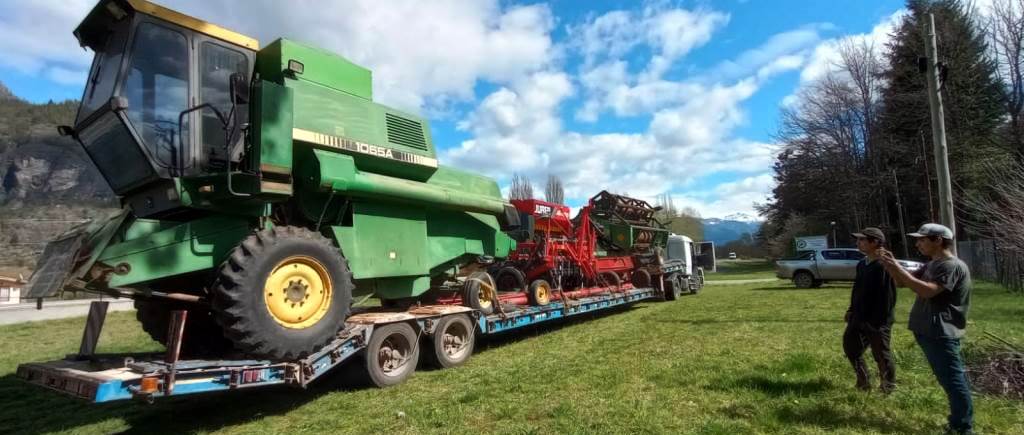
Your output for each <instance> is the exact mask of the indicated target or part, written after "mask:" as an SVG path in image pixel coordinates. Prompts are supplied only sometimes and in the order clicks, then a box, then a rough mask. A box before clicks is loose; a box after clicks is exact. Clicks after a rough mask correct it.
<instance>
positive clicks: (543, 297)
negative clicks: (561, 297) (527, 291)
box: [536, 284, 551, 305]
mask: <svg viewBox="0 0 1024 435" xmlns="http://www.w3.org/2000/svg"><path fill="white" fill-rule="evenodd" d="M536 296H537V302H538V303H539V304H541V305H546V304H547V303H548V302H550V301H551V288H549V287H548V285H547V284H541V285H538V286H537V295H536Z"/></svg>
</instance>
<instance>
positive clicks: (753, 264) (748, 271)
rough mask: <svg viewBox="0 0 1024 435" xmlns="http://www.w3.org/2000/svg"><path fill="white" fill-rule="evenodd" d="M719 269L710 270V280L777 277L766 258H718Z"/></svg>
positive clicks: (708, 276)
mask: <svg viewBox="0 0 1024 435" xmlns="http://www.w3.org/2000/svg"><path fill="white" fill-rule="evenodd" d="M717 264H718V271H717V272H709V273H708V274H707V275H706V277H707V280H709V281H725V280H745V279H764V278H775V269H773V268H772V266H771V264H770V263H768V262H766V261H764V260H718V262H717Z"/></svg>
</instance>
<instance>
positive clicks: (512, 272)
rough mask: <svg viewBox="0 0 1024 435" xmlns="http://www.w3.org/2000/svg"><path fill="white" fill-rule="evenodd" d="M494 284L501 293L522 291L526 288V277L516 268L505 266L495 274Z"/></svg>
mask: <svg viewBox="0 0 1024 435" xmlns="http://www.w3.org/2000/svg"><path fill="white" fill-rule="evenodd" d="M494 282H495V284H496V285H497V286H498V291H501V292H507V291H514V290H519V291H522V289H523V288H525V287H526V275H525V274H523V272H522V271H521V270H519V269H516V268H515V267H512V266H504V267H502V268H500V269H498V271H497V272H495V274H494Z"/></svg>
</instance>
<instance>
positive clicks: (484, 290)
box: [476, 284, 493, 309]
mask: <svg viewBox="0 0 1024 435" xmlns="http://www.w3.org/2000/svg"><path fill="white" fill-rule="evenodd" d="M488 287H489V286H488V285H487V284H481V285H480V287H477V290H476V291H477V293H476V294H477V300H478V301H480V307H481V308H485V309H486V308H487V307H489V306H491V292H492V291H493V289H492V288H488Z"/></svg>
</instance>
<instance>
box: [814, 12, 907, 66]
mask: <svg viewBox="0 0 1024 435" xmlns="http://www.w3.org/2000/svg"><path fill="white" fill-rule="evenodd" d="M906 14H907V10H906V9H900V10H898V11H896V12H893V13H892V14H890V15H889V16H887V17H885V18H883V19H882V20H881V21H880V22H878V23H877V24H875V26H874V27H873V28H872V29H871V31H870V32H868V33H859V34H853V35H845V36H843V38H832V39H827V40H825V41H822V42H821V43H820V44H818V45H817V46H816V47H814V51H813V52H812V53H811V56H810V59H809V60H808V61H807V65H806V66H805V67H804V68H803V70H801V71H800V82H801V83H802V84H806V83H809V82H812V81H814V80H817V79H819V78H821V77H824V76H825V75H826V74H827V73H828V72H829V71H830V70H831V69H832V68H833V67H834V66H835V65H836V63H838V62H839V60H840V58H839V44H840V41H841V40H842V39H848V40H850V41H852V42H855V43H860V42H867V43H869V44H871V46H872V47H873V48H874V49H875V50H876V51H877V52H878V53H879V54H880V53H881V52H882V50H884V49H885V43H886V42H887V41H888V40H889V35H890V34H892V33H893V31H894V30H895V28H896V26H897V25H898V24H899V22H900V20H902V19H903V16H904V15H906Z"/></svg>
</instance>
